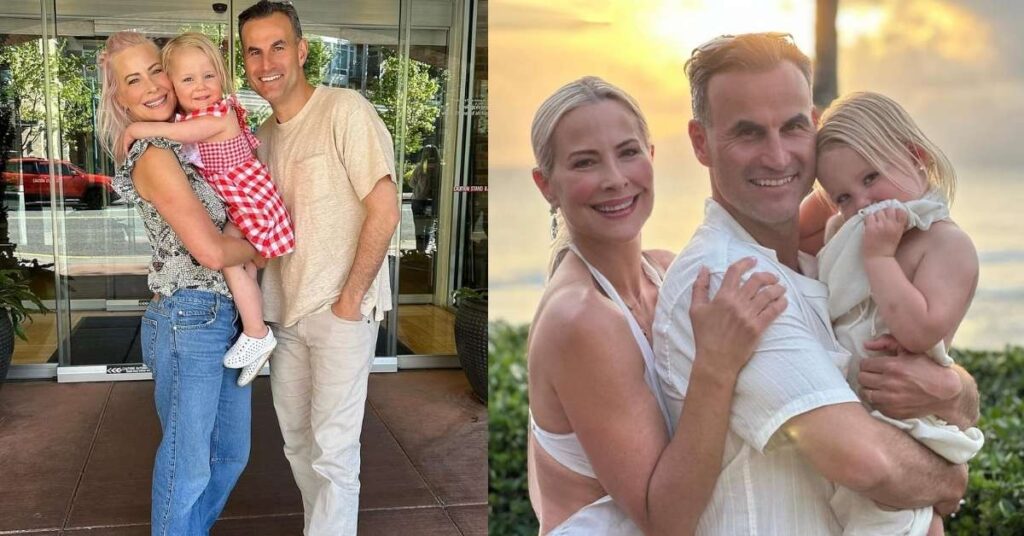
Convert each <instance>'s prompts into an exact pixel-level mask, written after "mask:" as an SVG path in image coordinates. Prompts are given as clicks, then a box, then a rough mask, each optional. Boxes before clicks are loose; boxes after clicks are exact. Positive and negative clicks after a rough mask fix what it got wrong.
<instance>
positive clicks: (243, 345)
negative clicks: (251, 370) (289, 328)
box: [224, 326, 277, 369]
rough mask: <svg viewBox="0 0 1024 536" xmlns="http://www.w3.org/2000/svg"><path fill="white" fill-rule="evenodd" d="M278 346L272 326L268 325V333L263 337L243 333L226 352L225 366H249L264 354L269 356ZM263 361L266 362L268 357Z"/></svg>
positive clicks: (236, 367)
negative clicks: (258, 337)
mask: <svg viewBox="0 0 1024 536" xmlns="http://www.w3.org/2000/svg"><path fill="white" fill-rule="evenodd" d="M276 346H277V339H275V338H274V332H273V331H271V330H270V326H267V334H266V335H264V336H263V338H262V339H257V338H255V337H250V336H248V335H246V334H245V333H243V334H241V335H240V336H239V337H238V340H237V341H235V344H234V346H232V347H231V348H229V349H228V353H226V354H224V366H225V367H227V368H233V369H239V368H242V367H245V366H248V365H249V364H250V363H254V362H256V361H259V360H260V359H261V358H263V357H264V356H269V355H270V352H272V351H273V350H274V347H276ZM263 361H264V362H266V359H264V360H263Z"/></svg>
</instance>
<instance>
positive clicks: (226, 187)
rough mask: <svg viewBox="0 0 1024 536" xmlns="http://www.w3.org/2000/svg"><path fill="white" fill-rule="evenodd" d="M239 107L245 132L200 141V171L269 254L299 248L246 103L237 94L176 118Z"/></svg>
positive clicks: (235, 218) (230, 213)
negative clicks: (259, 149) (248, 121)
mask: <svg viewBox="0 0 1024 536" xmlns="http://www.w3.org/2000/svg"><path fill="white" fill-rule="evenodd" d="M232 109H233V110H234V113H235V117H236V118H237V119H238V126H239V127H240V128H241V130H242V133H241V134H239V135H238V136H236V137H234V138H232V139H230V140H227V141H221V142H209V143H207V142H199V143H197V144H196V146H197V148H198V149H199V156H200V158H201V159H202V166H201V167H200V168H199V171H200V172H201V173H202V175H203V178H204V179H206V182H208V183H210V186H212V187H213V189H214V190H215V191H216V192H217V195H219V196H220V197H221V199H223V200H224V202H225V203H226V204H227V213H228V218H230V219H231V222H232V223H234V224H235V227H238V229H239V230H240V231H242V234H243V235H245V238H246V239H247V240H249V242H250V243H251V244H252V245H253V247H255V248H256V250H257V251H259V252H260V255H263V256H264V257H266V258H268V259H272V258H274V257H280V256H281V255H285V254H288V253H291V252H292V251H293V250H294V249H295V232H294V231H293V230H292V221H291V218H289V217H288V211H287V210H286V209H285V208H284V201H282V200H281V195H280V194H278V192H277V188H276V187H274V183H273V182H272V181H271V180H270V172H268V171H267V168H266V167H265V166H264V165H263V163H262V162H260V161H259V160H257V159H256V155H255V153H254V152H255V150H256V147H258V146H259V144H260V142H259V140H258V139H256V136H253V135H252V132H250V131H249V126H248V125H246V123H245V115H246V112H245V108H243V107H242V106H241V105H239V104H238V101H237V100H236V99H235V97H234V95H231V96H228V97H226V98H224V99H222V100H220V101H219V102H217V103H215V104H211V105H210V106H207V107H206V108H203V109H201V110H196V111H194V112H191V113H188V114H184V115H183V114H177V115H175V116H174V120H175V122H177V121H188V120H189V119H194V118H196V117H203V116H213V117H224V116H226V115H228V113H229V112H230V111H231V110H232Z"/></svg>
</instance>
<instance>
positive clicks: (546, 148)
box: [530, 76, 651, 275]
mask: <svg viewBox="0 0 1024 536" xmlns="http://www.w3.org/2000/svg"><path fill="white" fill-rule="evenodd" d="M605 100H611V101H616V102H618V103H619V104H622V105H623V106H624V107H625V108H626V109H627V110H629V112H630V113H632V114H633V116H634V117H636V122H637V126H638V127H639V128H640V137H641V140H640V141H641V142H642V143H643V146H644V148H645V149H647V148H650V145H651V142H650V140H651V134H650V130H649V129H648V127H647V119H645V118H644V114H643V112H641V111H640V105H639V104H637V102H636V100H634V99H633V97H631V96H630V95H629V94H628V93H626V92H625V91H623V90H622V89H620V88H618V87H616V86H614V85H612V84H609V83H608V82H605V81H604V80H602V79H601V78H598V77H596V76H584V77H583V78H580V79H579V80H574V81H572V82H569V83H568V84H566V85H564V86H562V87H561V88H559V89H558V91H555V93H554V94H552V95H551V96H550V97H548V98H547V100H545V101H544V102H543V103H542V104H541V105H540V108H538V109H537V113H536V114H534V116H533V126H532V127H531V129H530V141H531V143H532V145H533V156H534V158H535V159H536V160H537V169H539V170H540V172H541V174H542V175H544V177H545V178H549V177H551V170H552V169H554V167H555V147H554V141H553V140H552V137H553V136H554V133H555V127H557V126H558V122H559V121H560V120H561V119H562V117H564V116H565V114H567V113H569V112H571V111H573V110H575V109H576V108H579V107H581V106H584V105H587V104H597V103H599V102H602V101H605ZM552 217H553V218H555V222H556V229H555V237H554V239H553V240H552V243H551V259H550V261H549V262H548V274H549V275H550V274H551V273H552V272H554V269H555V267H556V266H557V265H558V262H559V261H560V260H561V258H562V256H563V254H564V252H565V250H566V249H567V248H568V247H569V242H570V239H571V238H570V236H569V231H568V229H567V228H566V226H565V221H564V220H563V219H562V216H561V214H559V213H555V214H553V215H552Z"/></svg>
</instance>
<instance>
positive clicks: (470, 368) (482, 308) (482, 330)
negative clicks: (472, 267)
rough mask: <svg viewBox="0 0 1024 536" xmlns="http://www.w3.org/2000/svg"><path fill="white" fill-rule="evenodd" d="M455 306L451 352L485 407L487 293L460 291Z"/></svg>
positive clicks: (454, 298) (454, 295) (462, 289)
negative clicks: (456, 356)
mask: <svg viewBox="0 0 1024 536" xmlns="http://www.w3.org/2000/svg"><path fill="white" fill-rule="evenodd" d="M452 298H453V302H454V303H455V308H456V311H455V348H456V350H457V351H458V353H459V364H460V365H462V371H463V372H464V373H465V374H466V379H467V380H469V384H470V385H471V386H472V387H473V393H474V394H476V396H477V398H479V399H480V400H481V401H482V402H483V403H484V404H486V403H487V290H474V289H471V288H465V287H463V288H460V289H459V290H456V291H455V293H454V294H453V295H452Z"/></svg>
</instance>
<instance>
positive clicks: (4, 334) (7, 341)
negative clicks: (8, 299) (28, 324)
mask: <svg viewBox="0 0 1024 536" xmlns="http://www.w3.org/2000/svg"><path fill="white" fill-rule="evenodd" d="M12 355H14V326H12V325H11V315H10V313H8V312H7V309H0V387H2V386H3V383H4V380H6V379H7V370H8V369H9V368H11V356H12Z"/></svg>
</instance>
